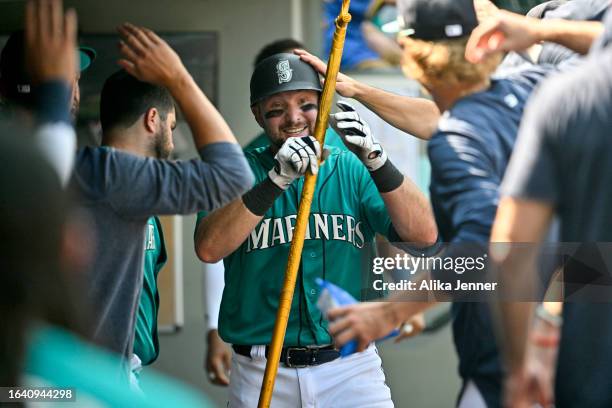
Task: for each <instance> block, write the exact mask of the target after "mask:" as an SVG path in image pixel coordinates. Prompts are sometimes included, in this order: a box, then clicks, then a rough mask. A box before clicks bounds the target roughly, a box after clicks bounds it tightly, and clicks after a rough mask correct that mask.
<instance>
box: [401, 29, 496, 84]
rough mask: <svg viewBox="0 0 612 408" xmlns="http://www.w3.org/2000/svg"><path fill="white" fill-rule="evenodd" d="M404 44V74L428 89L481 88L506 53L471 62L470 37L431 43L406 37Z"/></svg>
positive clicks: (403, 40)
mask: <svg viewBox="0 0 612 408" xmlns="http://www.w3.org/2000/svg"><path fill="white" fill-rule="evenodd" d="M401 42H402V46H403V48H404V58H403V61H402V69H403V71H404V73H405V74H406V76H408V77H410V78H413V79H415V80H417V81H418V82H420V83H421V84H422V85H424V86H426V87H428V86H430V85H431V86H436V85H438V86H444V85H446V86H460V87H465V86H472V85H477V84H479V83H481V82H483V81H485V80H488V78H489V76H490V75H491V74H492V73H493V71H495V69H496V68H497V66H498V65H499V63H500V62H501V59H502V54H501V53H497V54H494V55H491V56H489V57H487V58H486V59H485V60H484V61H482V62H481V63H479V64H472V63H470V62H468V61H467V60H466V59H465V45H466V43H467V38H460V39H452V40H440V41H435V42H430V41H422V40H416V39H413V38H410V37H405V38H403V39H402V40H401Z"/></svg>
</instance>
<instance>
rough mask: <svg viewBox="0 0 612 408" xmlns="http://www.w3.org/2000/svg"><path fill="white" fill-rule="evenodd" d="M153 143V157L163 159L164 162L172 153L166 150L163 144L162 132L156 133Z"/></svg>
mask: <svg viewBox="0 0 612 408" xmlns="http://www.w3.org/2000/svg"><path fill="white" fill-rule="evenodd" d="M154 143H155V145H154V146H153V150H155V157H157V158H158V159H164V160H165V159H167V158H168V157H170V153H172V152H171V151H169V150H168V149H166V143H165V139H164V135H163V133H162V132H160V133H158V134H157V135H156V136H155V142H154Z"/></svg>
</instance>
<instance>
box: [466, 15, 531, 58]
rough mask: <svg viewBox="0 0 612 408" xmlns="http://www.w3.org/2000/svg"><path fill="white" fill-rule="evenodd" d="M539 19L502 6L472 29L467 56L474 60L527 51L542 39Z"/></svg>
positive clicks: (467, 46)
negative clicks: (502, 53)
mask: <svg viewBox="0 0 612 408" xmlns="http://www.w3.org/2000/svg"><path fill="white" fill-rule="evenodd" d="M539 24H540V20H538V19H535V18H530V17H525V16H522V15H520V14H515V13H511V12H509V11H504V10H500V11H499V12H497V14H496V15H495V16H494V17H491V18H490V19H488V20H485V21H484V22H482V23H481V24H480V25H479V26H478V27H476V28H475V29H474V31H472V34H471V35H470V38H469V40H468V43H467V45H466V47H465V58H466V59H467V60H468V61H470V62H471V63H473V64H476V63H479V62H481V61H482V60H484V59H485V58H487V57H488V56H490V55H491V54H494V53H496V52H502V51H503V52H507V51H524V50H526V49H527V48H529V47H531V46H532V45H534V44H536V43H537V42H538V41H539V36H538V33H537V29H538V27H539Z"/></svg>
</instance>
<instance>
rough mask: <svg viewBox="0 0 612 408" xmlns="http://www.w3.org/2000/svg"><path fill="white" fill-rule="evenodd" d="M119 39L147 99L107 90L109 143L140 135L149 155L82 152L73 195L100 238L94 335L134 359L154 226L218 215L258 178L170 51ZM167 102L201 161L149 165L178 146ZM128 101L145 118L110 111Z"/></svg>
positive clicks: (128, 28)
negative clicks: (146, 251)
mask: <svg viewBox="0 0 612 408" xmlns="http://www.w3.org/2000/svg"><path fill="white" fill-rule="evenodd" d="M119 32H120V34H121V36H122V41H121V42H120V47H119V48H120V51H121V54H122V56H123V58H124V59H122V60H120V61H119V64H120V65H121V66H122V67H123V68H124V70H125V71H126V72H127V73H128V74H130V75H132V76H133V77H135V78H137V79H138V80H139V81H142V82H141V94H142V95H143V99H141V100H138V98H133V99H130V97H129V96H128V94H127V92H126V93H125V95H124V94H122V92H121V90H120V89H117V81H115V84H114V85H113V84H110V85H109V87H108V88H107V89H106V91H107V92H103V98H107V99H108V98H110V100H106V101H104V102H103V104H102V105H103V107H104V106H106V108H105V109H103V111H102V115H101V117H102V122H103V124H106V126H105V127H104V129H103V132H104V138H105V139H108V138H113V139H114V140H118V141H119V142H120V141H121V138H122V137H125V135H126V134H129V135H130V137H137V138H138V140H137V141H136V143H140V144H141V145H142V149H143V154H142V155H141V156H136V155H133V154H129V153H126V152H122V151H119V150H115V149H113V148H109V147H104V146H103V147H98V148H92V147H87V148H84V149H81V150H79V151H78V154H77V158H76V164H75V172H74V176H73V180H72V187H73V188H74V190H75V191H76V193H77V196H78V197H79V202H80V204H81V205H82V206H84V207H85V208H86V209H88V210H89V212H90V213H91V214H92V219H93V222H94V225H95V228H94V229H95V234H93V235H95V236H94V237H90V238H89V240H90V241H91V242H85V244H90V245H91V246H92V247H93V248H94V264H93V266H92V268H91V269H90V276H89V277H88V278H89V279H88V281H89V283H90V285H89V288H88V289H89V293H88V295H89V299H91V302H92V306H93V309H94V327H93V329H94V336H95V338H96V339H97V340H98V341H99V342H100V343H102V344H103V345H105V346H107V347H109V348H110V349H112V350H114V351H116V352H118V353H121V354H122V355H123V356H124V357H126V358H129V357H130V355H131V353H132V346H133V337H134V325H135V320H136V311H137V307H138V299H139V296H140V290H141V288H142V263H143V244H142V243H143V240H144V234H145V226H146V224H147V219H148V218H149V217H151V216H152V215H163V214H191V213H194V212H196V211H198V210H207V211H211V210H213V209H214V208H217V207H219V206H222V205H224V204H226V203H228V202H230V201H231V200H233V199H235V198H236V197H238V196H239V195H240V194H242V193H244V192H245V191H246V190H248V189H249V188H250V187H251V186H252V183H253V176H252V173H251V171H250V169H249V166H248V164H247V162H246V160H245V159H244V156H243V154H242V150H241V149H240V146H239V145H238V144H237V143H236V140H235V138H234V136H233V134H232V132H231V130H230V129H229V127H228V126H227V124H226V123H225V121H224V120H223V118H222V117H221V115H220V114H219V113H218V112H217V110H216V109H215V108H214V107H213V105H212V104H211V103H210V102H209V100H208V99H207V98H206V96H205V95H204V94H203V93H202V91H201V90H200V89H199V88H198V86H197V85H196V83H195V81H194V80H193V78H192V77H191V75H190V74H189V72H187V69H186V68H185V67H184V66H183V64H182V62H181V60H180V58H179V57H178V55H177V54H176V53H175V52H174V51H173V50H172V49H171V48H170V47H169V46H168V44H166V42H165V41H163V40H162V39H160V38H159V37H158V36H157V35H155V34H154V33H153V32H152V31H150V30H147V29H144V28H140V27H135V26H133V25H130V24H125V25H122V26H121V27H120V28H119ZM115 79H116V78H115ZM124 79H125V78H124ZM111 82H112V81H111ZM120 83H121V81H119V84H120ZM113 86H114V88H115V89H114V91H113V90H112V89H111V88H113ZM168 93H169V94H168ZM170 95H171V96H172V97H173V98H174V100H175V101H176V103H177V104H178V106H179V107H180V108H181V111H182V112H183V115H184V117H185V120H186V121H187V123H188V124H189V126H190V128H191V133H192V135H193V140H194V142H195V145H196V147H197V149H198V152H199V154H200V157H201V160H191V161H168V160H158V159H156V158H151V157H145V156H147V154H145V152H146V151H150V150H151V149H153V150H154V151H155V150H157V151H158V152H159V153H160V154H159V155H158V157H162V156H163V154H162V153H163V150H164V149H167V148H168V147H170V145H169V144H171V143H172V129H173V127H174V125H175V123H176V118H175V108H174V106H173V103H172V98H171V97H170ZM132 96H133V94H132ZM122 103H133V104H140V106H141V110H140V112H141V113H140V114H139V115H135V116H133V117H131V118H129V117H128V118H125V117H121V116H120V112H116V110H115V111H114V112H113V111H112V109H109V106H110V107H112V106H113V104H116V106H122V105H121V104H122ZM130 142H131V143H135V141H134V140H131V141H130ZM93 242H95V245H94V244H93Z"/></svg>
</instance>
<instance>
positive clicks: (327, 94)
mask: <svg viewBox="0 0 612 408" xmlns="http://www.w3.org/2000/svg"><path fill="white" fill-rule="evenodd" d="M349 4H350V0H343V1H342V9H341V11H340V15H339V16H338V17H337V18H336V30H335V32H334V39H333V42H332V47H331V52H330V55H329V62H328V63H327V72H326V74H325V84H324V85H323V94H322V95H321V101H320V103H319V112H318V115H317V122H316V125H315V134H314V137H315V138H316V139H317V140H318V141H319V143H320V144H321V147H323V144H324V142H325V131H326V130H327V122H328V119H329V112H330V111H331V104H332V102H333V99H334V92H335V91H336V77H337V76H338V71H339V70H340V61H341V60H342V50H343V49H344V39H345V37H346V27H347V25H348V23H349V22H350V21H351V15H350V14H349V12H348V10H349ZM316 184H317V176H316V175H313V174H311V173H307V174H306V177H305V180H304V187H303V188H302V198H301V201H300V207H299V209H298V214H297V219H296V223H295V228H294V230H293V239H292V240H291V247H290V249H289V258H288V260H287V268H286V269H285V282H284V283H283V289H282V290H281V294H280V300H279V305H278V311H277V313H276V322H275V323H274V333H273V334H272V342H271V343H270V346H269V349H268V357H267V361H266V371H265V374H264V378H263V382H262V384H261V393H260V394H259V403H258V405H257V406H258V408H268V407H269V406H270V402H271V401H272V392H273V391H274V381H275V380H276V373H277V372H278V364H279V361H280V355H281V351H282V348H283V343H284V341H285V333H286V331H287V322H288V320H289V314H290V313H291V303H292V302H293V292H294V291H295V282H296V280H297V274H298V269H299V267H300V260H301V258H302V249H303V248H304V238H305V237H306V227H307V225H308V218H309V216H310V206H311V204H312V197H313V195H314V190H315V186H316Z"/></svg>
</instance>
